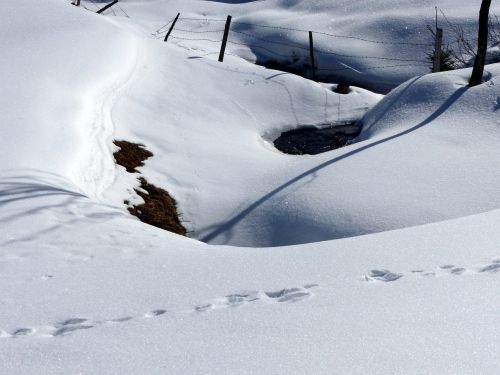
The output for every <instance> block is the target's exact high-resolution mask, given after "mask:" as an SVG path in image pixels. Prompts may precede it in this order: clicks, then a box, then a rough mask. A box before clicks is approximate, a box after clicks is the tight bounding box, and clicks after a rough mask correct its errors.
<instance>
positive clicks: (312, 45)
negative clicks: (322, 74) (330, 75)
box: [309, 31, 316, 81]
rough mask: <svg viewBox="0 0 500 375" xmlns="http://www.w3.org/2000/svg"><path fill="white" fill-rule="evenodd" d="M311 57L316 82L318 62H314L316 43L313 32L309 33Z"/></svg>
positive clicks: (312, 71)
mask: <svg viewBox="0 0 500 375" xmlns="http://www.w3.org/2000/svg"><path fill="white" fill-rule="evenodd" d="M309 57H310V60H311V75H312V79H313V81H316V62H315V61H314V41H313V33H312V31H309Z"/></svg>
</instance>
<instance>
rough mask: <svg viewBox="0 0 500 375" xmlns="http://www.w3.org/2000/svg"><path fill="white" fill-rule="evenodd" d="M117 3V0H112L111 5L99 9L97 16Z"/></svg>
mask: <svg viewBox="0 0 500 375" xmlns="http://www.w3.org/2000/svg"><path fill="white" fill-rule="evenodd" d="M117 2H118V0H114V1H112V2H111V3H109V4H108V5H106V6H105V7H103V8H101V9H99V10H98V11H97V12H96V13H97V14H101V13H102V12H104V11H106V10H108V9H109V8H111V7H112V6H113V5H115V4H116V3H117Z"/></svg>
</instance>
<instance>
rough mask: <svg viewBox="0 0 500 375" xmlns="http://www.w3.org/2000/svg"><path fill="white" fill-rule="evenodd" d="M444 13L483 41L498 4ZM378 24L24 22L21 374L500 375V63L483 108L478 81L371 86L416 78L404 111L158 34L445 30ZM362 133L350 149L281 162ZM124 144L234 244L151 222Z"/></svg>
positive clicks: (9, 16) (308, 20)
mask: <svg viewBox="0 0 500 375" xmlns="http://www.w3.org/2000/svg"><path fill="white" fill-rule="evenodd" d="M83 3H84V5H86V6H88V7H90V6H91V4H89V3H86V2H83ZM441 3H442V4H439V5H440V6H442V7H443V8H446V9H448V11H449V13H452V14H453V16H454V17H456V18H457V19H458V20H462V21H463V22H464V24H469V23H470V24H472V22H473V21H472V19H473V18H474V17H475V14H476V13H477V8H478V4H470V2H465V1H464V2H459V4H458V5H457V4H456V1H453V2H451V1H443V2H441ZM370 4H373V3H371V2H358V3H356V4H354V5H353V4H350V3H348V2H335V4H333V3H332V2H331V1H327V0H324V1H314V2H313V1H309V2H308V1H278V0H276V1H271V0H269V1H247V2H232V1H201V0H200V1H195V0H189V1H187V0H186V1H184V0H183V1H168V2H165V1H159V0H158V1H123V2H122V4H121V6H122V7H123V9H124V11H125V12H126V13H127V14H128V15H129V16H130V18H126V17H122V16H121V15H120V13H119V11H116V14H117V16H116V17H113V15H112V13H110V14H106V15H105V16H97V15H95V14H92V13H91V12H88V11H85V10H84V9H82V8H80V9H79V8H77V7H74V6H71V5H69V4H68V2H65V1H59V0H51V1H47V2H44V3H43V4H42V3H40V2H34V1H31V0H21V1H16V2H9V3H7V4H6V5H5V6H4V11H3V13H2V15H1V16H0V17H1V18H2V22H1V23H0V31H1V32H0V35H1V37H0V38H1V42H2V47H3V50H4V59H3V60H1V61H0V67H1V68H2V78H3V79H2V86H1V87H0V91H1V92H0V93H1V95H0V103H1V108H2V111H1V112H0V120H1V123H2V135H3V137H2V138H1V139H0V143H1V144H0V156H1V157H2V160H3V161H4V163H3V165H2V166H1V167H0V168H1V169H0V207H1V208H2V210H1V211H0V228H1V234H2V236H1V238H0V278H1V280H2V282H1V283H0V301H1V304H2V307H3V308H2V309H1V310H0V346H1V349H0V353H1V354H0V373H2V374H37V373H51V374H52V373H54V374H67V373H91V374H95V373H106V374H115V373H116V374H123V373H131V374H132V373H147V374H165V373H174V374H184V373H185V374H197V373H198V374H221V373H222V374H224V373H226V374H234V373H243V374H245V373H247V374H322V373H324V374H331V373H342V374H343V373H346V374H366V373H368V372H369V373H372V374H422V373H425V374H457V373H459V374H472V373H474V374H475V373H481V374H496V373H498V368H499V366H500V361H499V358H498V356H497V355H496V353H498V350H499V344H498V339H497V337H498V331H499V329H500V325H499V324H498V310H499V308H500V303H499V302H498V298H497V294H498V293H497V290H498V288H499V286H500V277H499V274H498V273H497V271H499V270H500V259H499V258H500V254H499V250H498V243H499V240H500V234H499V233H498V222H499V220H500V210H499V208H500V201H499V198H498V197H497V196H496V194H495V192H497V191H498V186H499V185H500V181H499V178H500V177H499V174H498V171H497V170H498V168H496V165H498V164H499V161H500V160H499V159H500V151H499V150H500V148H499V147H498V145H499V143H500V139H499V138H500V136H499V130H500V117H499V111H500V89H499V87H500V86H499V85H500V65H498V64H497V65H489V66H488V67H487V72H486V75H485V79H486V82H485V83H484V84H482V85H480V86H478V87H475V88H468V87H467V86H466V84H467V78H468V76H469V74H470V70H461V71H455V72H447V73H439V74H434V75H425V76H417V77H413V78H411V77H410V75H411V73H412V72H411V71H410V70H404V69H403V70H400V69H399V68H394V69H393V70H388V71H386V72H385V73H384V74H382V75H380V76H371V77H369V78H368V79H367V82H368V81H369V82H377V80H378V79H380V80H382V79H383V80H384V82H392V83H394V82H401V81H402V80H403V79H409V80H408V81H407V82H405V83H403V84H402V85H401V86H399V87H398V88H397V89H395V90H394V91H393V92H391V93H390V94H389V95H387V96H386V97H384V98H382V96H381V95H378V94H373V93H371V92H369V91H366V90H363V89H358V88H353V91H352V93H350V94H349V95H337V94H335V93H333V91H332V90H331V88H332V85H330V84H320V83H315V82H312V81H309V80H306V79H303V78H300V77H298V76H295V75H292V74H284V73H282V72H279V71H272V70H267V69H264V68H262V67H258V66H254V65H252V64H251V63H249V62H247V61H246V60H244V59H242V58H240V57H238V56H234V55H228V56H227V57H226V60H225V62H224V63H222V64H221V63H218V62H217V61H216V57H217V56H216V55H213V54H209V55H207V53H210V52H212V51H211V48H212V49H213V46H212V45H211V44H210V42H207V43H201V42H199V41H198V42H193V43H189V42H187V41H184V42H183V43H182V45H176V44H177V43H167V44H164V43H162V42H161V40H157V39H155V38H154V37H152V36H151V31H153V30H154V29H156V28H157V27H160V26H161V25H162V24H164V23H165V19H168V18H171V17H170V16H171V15H172V14H173V13H174V12H177V11H182V12H185V13H188V14H190V15H192V16H196V17H201V16H205V17H216V18H221V17H222V18H224V16H225V15H226V14H228V13H232V14H233V15H235V18H236V19H240V20H243V19H246V20H248V21H254V22H271V19H272V22H277V21H276V19H279V20H280V23H281V25H283V26H287V25H288V26H290V25H294V26H295V27H300V28H310V27H311V28H312V27H314V28H315V29H319V28H327V27H328V25H329V23H331V22H333V21H332V19H334V20H338V23H339V25H344V26H343V27H344V28H342V27H341V26H338V27H336V29H339V30H340V31H342V32H345V33H347V34H350V33H351V32H353V30H354V29H356V28H357V29H359V30H358V31H359V35H361V36H365V37H366V36H369V34H370V33H373V35H372V36H373V37H375V36H376V33H377V32H379V31H380V32H381V30H383V29H384V27H382V26H381V24H380V22H386V23H387V22H394V23H398V24H399V23H401V22H402V21H401V20H403V19H404V20H406V21H405V22H411V24H412V25H416V24H418V25H420V26H421V24H422V22H420V21H419V20H418V17H422V14H423V13H426V12H427V10H423V8H422V7H423V5H422V7H421V5H420V4H419V5H411V4H410V2H406V1H398V2H391V1H384V2H383V5H379V6H378V7H376V9H375V8H374V7H373V6H369V5H370ZM396 5H397V6H396ZM424 5H425V4H424ZM341 10H342V11H341ZM494 10H495V9H494ZM413 14H415V17H413ZM28 15H29V16H30V17H29V20H30V21H29V22H26V19H27V17H28ZM174 15H175V14H174ZM350 15H351V16H350ZM353 15H356V17H362V18H363V20H364V22H360V23H353V22H352V17H354V16H353ZM167 16H169V17H167ZM349 17H351V18H349ZM349 20H351V21H349ZM335 22H337V21H335ZM423 22H424V23H425V22H426V20H424V21H423ZM48 25H50V26H48ZM410 29H411V28H410ZM387 32H388V31H387ZM383 37H388V35H387V34H384V35H383ZM394 40H396V39H394ZM350 48H352V49H354V51H355V52H359V48H361V47H360V46H359V45H358V44H356V43H351V45H350ZM230 52H231V53H233V52H237V51H230ZM377 53H381V54H385V53H387V51H385V52H384V51H383V49H382V50H378V49H377ZM408 53H410V54H420V51H416V50H415V51H413V52H408ZM235 54H236V53H235ZM353 63H359V64H362V62H361V61H357V60H356V59H354V61H353ZM422 73H423V72H422ZM385 80H387V81H385ZM366 112H368V113H367V114H366V115H364V114H365V113H366ZM362 117H363V126H364V128H363V132H362V134H361V136H360V138H359V139H358V141H357V142H356V143H355V144H352V145H350V146H348V147H346V148H343V149H339V150H334V151H331V152H328V153H324V154H320V155H315V156H291V155H284V154H281V153H279V152H278V151H277V150H276V149H274V147H273V146H272V143H271V142H270V141H271V140H272V139H273V138H274V137H275V136H277V135H278V134H279V132H281V131H283V130H288V129H292V128H296V127H299V126H301V125H310V124H316V125H317V124H326V123H331V122H337V121H342V120H351V119H358V118H362ZM113 139H126V140H128V141H135V142H141V143H144V144H145V145H146V146H147V147H148V149H149V150H151V151H152V152H153V154H154V156H153V157H152V158H150V159H148V160H147V161H146V165H145V166H144V167H143V168H140V171H141V174H142V175H143V176H145V177H147V178H148V180H149V181H150V182H152V183H154V184H156V185H158V186H161V187H163V188H166V189H168V191H169V192H170V193H171V194H172V195H173V196H174V197H175V198H176V199H177V201H178V202H179V209H180V210H181V212H182V219H183V220H184V223H185V225H186V226H187V227H188V228H189V229H190V230H191V231H192V232H191V234H190V236H192V237H194V238H198V239H204V240H206V241H208V242H209V243H211V244H212V245H208V244H204V243H202V242H199V241H197V240H195V239H190V238H184V237H179V236H176V235H174V234H171V233H168V232H165V231H162V230H160V229H157V228H154V227H151V226H148V225H145V224H143V223H141V222H139V221H138V220H137V219H136V218H134V217H132V216H130V215H129V214H128V213H127V211H126V207H125V205H124V204H123V200H125V199H128V200H130V201H131V202H138V201H139V200H140V199H139V198H138V197H137V195H136V194H134V193H133V188H134V187H137V186H138V182H137V177H138V176H140V175H141V174H130V173H127V172H125V170H124V168H122V167H117V166H116V165H115V164H114V162H113V158H112V152H113V151H114V150H115V149H116V148H115V147H114V146H113V144H112V140H113ZM374 232H380V233H374ZM360 234H367V235H362V236H359V235H360ZM347 236H356V237H352V238H343V239H342V238H341V237H347ZM319 241H322V242H319ZM305 242H310V243H307V244H303V243H305ZM219 244H226V245H243V246H251V247H254V248H249V247H237V246H219ZM287 244H295V245H292V246H284V247H278V248H276V247H272V248H270V247H262V246H276V245H287ZM297 244H302V245H297ZM259 246H261V247H259Z"/></svg>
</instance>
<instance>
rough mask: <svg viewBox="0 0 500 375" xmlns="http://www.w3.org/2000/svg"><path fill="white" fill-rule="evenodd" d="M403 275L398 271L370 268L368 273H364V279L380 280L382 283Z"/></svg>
mask: <svg viewBox="0 0 500 375" xmlns="http://www.w3.org/2000/svg"><path fill="white" fill-rule="evenodd" d="M401 277H403V275H402V274H400V273H395V272H391V271H389V270H383V269H382V270H371V271H370V273H369V274H368V275H365V280H366V281H382V282H384V283H387V282H390V281H396V280H398V279H400V278H401Z"/></svg>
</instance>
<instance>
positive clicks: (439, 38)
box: [432, 27, 443, 73]
mask: <svg viewBox="0 0 500 375" xmlns="http://www.w3.org/2000/svg"><path fill="white" fill-rule="evenodd" d="M435 42H436V43H435V46H434V67H433V69H432V72H433V73H437V72H440V71H441V54H442V47H443V29H441V28H440V27H438V28H437V29H436V41H435Z"/></svg>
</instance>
